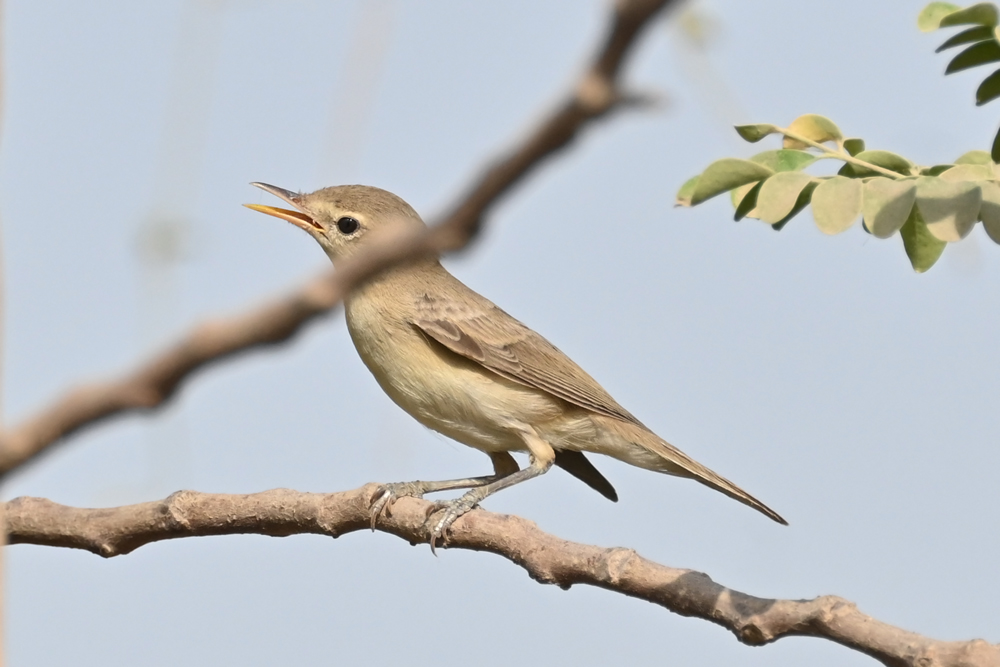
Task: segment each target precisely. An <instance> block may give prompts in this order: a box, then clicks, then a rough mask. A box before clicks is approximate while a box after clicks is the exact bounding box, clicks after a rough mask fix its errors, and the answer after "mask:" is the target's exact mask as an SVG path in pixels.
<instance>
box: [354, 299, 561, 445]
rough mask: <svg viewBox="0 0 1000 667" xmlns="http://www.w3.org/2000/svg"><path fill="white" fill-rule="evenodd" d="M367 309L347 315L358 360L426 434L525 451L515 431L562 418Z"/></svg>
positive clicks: (548, 400)
mask: <svg viewBox="0 0 1000 667" xmlns="http://www.w3.org/2000/svg"><path fill="white" fill-rule="evenodd" d="M366 301H367V300H363V299H362V300H359V299H352V300H351V302H349V303H348V307H347V323H348V329H349V330H350V333H351V338H352V339H353V341H354V345H355V347H356V348H357V350H358V354H359V355H360V356H361V359H362V361H364V363H365V365H366V366H367V367H368V369H369V370H370V371H371V372H372V375H374V376H375V379H376V380H377V381H378V383H379V385H380V386H381V387H382V389H383V390H384V391H385V392H386V394H388V395H389V397H390V398H391V399H392V400H393V401H394V402H395V403H396V404H397V405H399V406H400V407H401V408H403V409H404V410H406V412H408V413H409V414H410V415H412V416H413V417H414V418H415V419H416V420H417V421H419V422H420V423H421V424H423V425H425V426H427V427H428V428H431V429H433V430H435V431H438V432H440V433H443V434H444V435H447V436H448V437H450V438H454V439H455V440H458V441H459V442H462V443H463V444H466V445H469V446H470V447H475V448H476V449H480V450H483V451H511V450H523V449H526V447H525V445H524V442H523V441H522V440H521V438H520V436H519V435H518V429H517V426H518V425H519V424H520V425H524V424H537V423H539V422H545V421H548V420H551V419H554V418H556V417H558V416H559V415H560V414H561V413H562V412H563V410H564V407H565V406H564V404H563V403H562V402H561V401H559V400H558V399H555V398H553V397H551V396H549V395H548V394H546V393H544V392H542V391H539V390H537V389H533V388H530V387H525V386H523V385H520V384H517V383H514V382H511V381H510V380H506V379H504V378H502V377H500V376H498V375H496V374H494V373H493V372H491V371H489V370H487V369H485V368H483V367H482V366H480V365H479V364H476V363H475V362H472V361H470V360H468V359H465V358H463V357H460V356H459V355H457V354H455V353H453V352H451V351H449V350H447V349H445V348H444V347H443V346H441V345H440V344H438V343H436V342H435V341H432V340H430V339H428V338H427V337H425V336H424V334H422V333H420V332H419V331H418V330H417V329H416V328H415V327H413V326H412V325H410V324H409V323H407V322H405V321H402V318H400V320H396V321H394V319H395V318H393V317H391V316H390V315H388V313H387V311H386V309H385V308H374V307H371V305H370V304H368V303H366Z"/></svg>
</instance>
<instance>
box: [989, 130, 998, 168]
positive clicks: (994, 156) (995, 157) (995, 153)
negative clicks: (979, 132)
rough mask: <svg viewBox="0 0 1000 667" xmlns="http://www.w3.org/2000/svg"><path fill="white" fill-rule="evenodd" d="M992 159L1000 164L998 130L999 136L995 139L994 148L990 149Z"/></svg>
mask: <svg viewBox="0 0 1000 667" xmlns="http://www.w3.org/2000/svg"><path fill="white" fill-rule="evenodd" d="M990 159H992V160H993V161H994V162H1000V130H997V134H996V136H995V137H993V146H992V147H991V148H990Z"/></svg>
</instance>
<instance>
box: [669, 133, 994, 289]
mask: <svg viewBox="0 0 1000 667" xmlns="http://www.w3.org/2000/svg"><path fill="white" fill-rule="evenodd" d="M736 131H737V132H738V133H739V135H740V136H741V137H742V138H743V139H745V140H746V141H749V142H751V143H756V142H758V141H760V140H762V139H764V138H765V137H767V136H770V135H781V136H782V137H783V139H782V147H781V148H779V149H775V150H768V151H764V152H762V153H758V154H756V155H754V156H753V157H751V158H750V159H747V160H743V159H738V158H723V159H721V160H716V161H715V162H713V163H712V164H710V165H709V166H708V168H706V169H705V170H704V171H703V172H702V173H701V174H699V175H697V176H695V177H693V178H691V179H689V180H688V181H687V182H686V183H685V184H684V185H683V186H682V187H681V189H680V191H679V192H678V193H677V204H678V205H680V206H697V205H698V204H700V203H702V202H704V201H706V200H708V199H711V198H712V197H715V196H716V195H719V194H722V193H724V192H729V193H730V196H731V198H732V202H733V206H734V207H735V208H736V214H735V216H734V218H735V219H736V220H742V219H743V218H756V219H758V220H762V221H763V222H766V223H767V224H769V225H771V227H773V228H774V229H775V230H780V229H782V228H783V227H784V226H785V225H786V224H788V222H789V221H790V220H791V219H792V218H793V217H795V216H796V215H797V214H799V213H800V212H801V211H803V210H804V209H805V208H806V207H807V206H809V205H812V211H813V217H814V218H815V220H816V226H817V227H819V229H820V230H821V231H823V232H825V233H827V234H839V233H840V232H843V231H845V230H847V229H848V228H850V227H851V226H852V225H854V223H855V222H857V221H858V219H861V220H862V226H863V228H864V230H865V231H866V232H868V233H870V234H872V235H873V236H876V237H878V238H883V239H884V238H890V237H892V236H894V235H895V234H896V233H897V232H898V233H899V234H900V236H901V237H902V239H903V247H904V249H905V251H906V255H907V257H909V259H910V263H911V265H912V266H913V268H914V270H916V271H917V272H921V273H922V272H924V271H926V270H927V269H929V268H930V267H931V266H933V265H934V263H935V262H936V261H937V260H938V258H939V257H940V256H941V253H942V252H944V248H945V246H946V245H947V244H948V243H951V242H955V241H959V240H961V239H963V238H965V237H966V236H968V235H969V233H970V232H971V231H972V228H973V227H974V226H975V224H976V222H979V221H982V223H983V226H984V227H985V229H986V232H987V234H988V235H989V236H990V238H991V239H993V240H994V241H995V242H996V243H1000V182H998V176H1000V168H998V166H997V164H996V163H995V162H994V161H993V159H992V158H991V156H990V154H989V153H987V152H986V151H971V152H969V153H966V154H965V155H962V156H961V157H959V158H958V159H957V160H955V162H953V163H950V164H939V165H934V166H930V167H921V166H918V165H915V164H914V163H912V162H911V161H910V160H907V159H906V158H905V157H903V156H901V155H898V154H896V153H891V152H889V151H884V150H869V149H867V148H866V147H865V142H864V141H863V140H862V139H856V138H855V139H851V138H845V137H844V136H843V134H842V133H841V131H840V128H838V127H837V125H836V124H835V123H834V122H833V121H831V120H830V119H829V118H826V117H824V116H819V115H817V114H806V115H804V116H799V117H798V118H796V119H795V120H794V121H792V123H791V124H790V125H789V126H788V127H787V128H783V127H778V126H777V125H770V124H758V125H742V126H738V127H737V128H736ZM820 160H837V161H840V162H842V163H843V164H842V166H841V167H840V169H839V171H838V172H837V173H836V175H833V176H817V175H813V174H810V173H807V172H806V171H805V170H806V168H808V167H810V166H812V165H814V164H816V163H817V162H819V161H820Z"/></svg>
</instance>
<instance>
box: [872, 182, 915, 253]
mask: <svg viewBox="0 0 1000 667" xmlns="http://www.w3.org/2000/svg"><path fill="white" fill-rule="evenodd" d="M916 198H917V184H916V183H915V182H914V181H913V180H912V179H905V180H901V181H894V180H892V179H890V178H885V177H883V176H879V177H878V178H873V179H871V180H870V181H868V182H867V183H865V185H864V192H863V194H862V197H861V213H862V215H863V216H864V219H865V227H867V228H868V231H870V232H871V233H872V235H874V236H877V237H878V238H880V239H887V238H889V237H890V236H892V235H893V234H895V233H896V232H898V231H899V228H900V227H902V226H903V223H905V222H906V219H907V218H908V217H910V211H911V210H913V202H914V201H915V200H916Z"/></svg>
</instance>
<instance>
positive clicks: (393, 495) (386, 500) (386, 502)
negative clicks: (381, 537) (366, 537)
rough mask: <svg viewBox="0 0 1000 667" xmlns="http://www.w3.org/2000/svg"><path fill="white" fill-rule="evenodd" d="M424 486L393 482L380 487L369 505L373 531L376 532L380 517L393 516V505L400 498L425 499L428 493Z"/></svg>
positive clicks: (422, 484)
mask: <svg viewBox="0 0 1000 667" xmlns="http://www.w3.org/2000/svg"><path fill="white" fill-rule="evenodd" d="M424 484H425V483H424V482H393V483H391V484H383V485H382V486H380V487H379V488H378V490H377V491H376V492H375V493H374V495H372V498H371V500H370V501H369V505H368V511H369V514H370V516H371V526H372V531H373V532H374V531H375V524H376V523H377V522H378V518H379V517H380V516H382V515H383V514H385V515H386V516H389V515H391V514H392V505H393V503H395V502H396V501H397V500H399V499H400V498H423V496H424V493H426V488H425V487H424Z"/></svg>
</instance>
